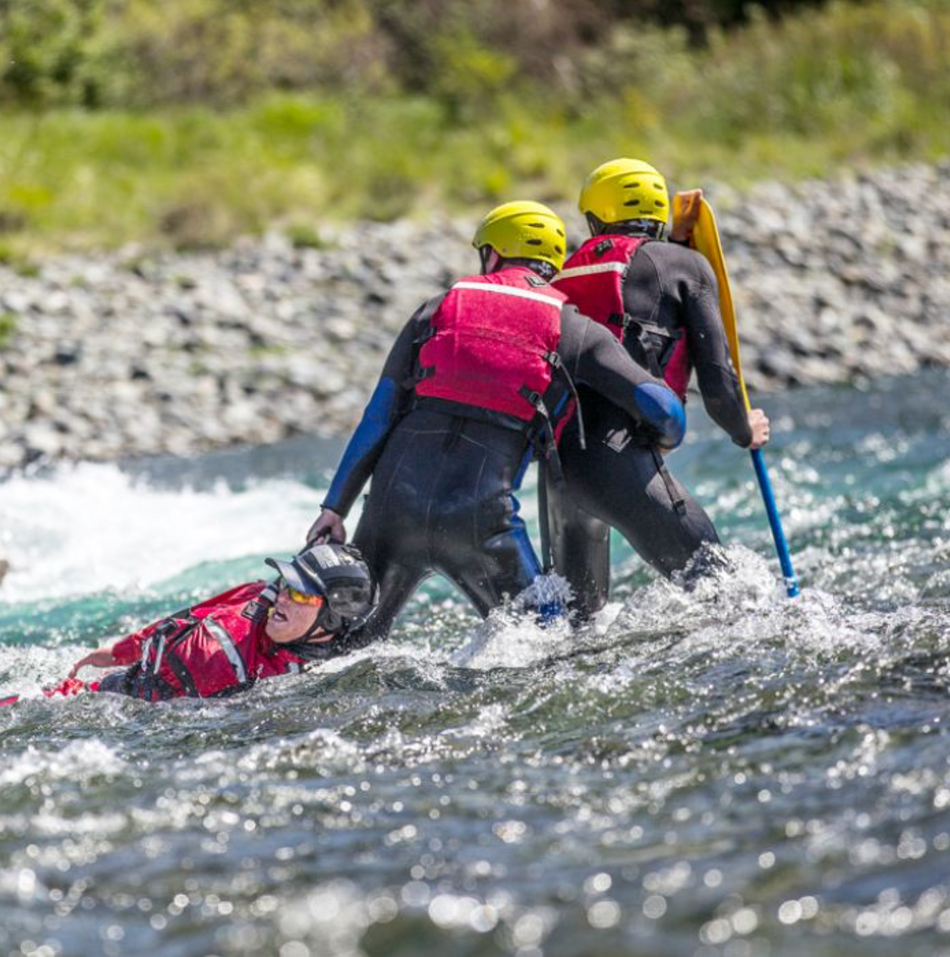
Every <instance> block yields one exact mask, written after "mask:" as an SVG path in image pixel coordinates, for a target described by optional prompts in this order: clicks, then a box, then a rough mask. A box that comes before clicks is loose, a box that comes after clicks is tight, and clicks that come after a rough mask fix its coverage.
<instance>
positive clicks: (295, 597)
mask: <svg viewBox="0 0 950 957" xmlns="http://www.w3.org/2000/svg"><path fill="white" fill-rule="evenodd" d="M283 587H284V590H285V591H286V592H287V597H288V598H290V600H291V601H292V602H294V603H295V604H297V605H312V606H313V607H314V608H319V607H320V606H321V605H322V604H323V595H308V594H307V592H305V591H297V589H296V588H291V587H290V585H288V584H287V583H286V582H284V584H283Z"/></svg>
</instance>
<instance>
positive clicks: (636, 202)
mask: <svg viewBox="0 0 950 957" xmlns="http://www.w3.org/2000/svg"><path fill="white" fill-rule="evenodd" d="M639 205H640V200H639V199H628V200H627V201H626V202H625V203H624V206H639Z"/></svg>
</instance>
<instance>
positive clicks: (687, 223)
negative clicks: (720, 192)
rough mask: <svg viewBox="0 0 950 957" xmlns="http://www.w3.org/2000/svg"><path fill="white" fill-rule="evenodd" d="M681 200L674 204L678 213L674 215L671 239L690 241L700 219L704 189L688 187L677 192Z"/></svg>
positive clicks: (682, 241) (683, 241) (681, 241)
mask: <svg viewBox="0 0 950 957" xmlns="http://www.w3.org/2000/svg"><path fill="white" fill-rule="evenodd" d="M676 198H677V199H678V200H680V202H677V203H676V205H675V206H674V209H675V210H676V214H675V216H674V217H673V228H672V229H671V230H670V239H672V240H673V241H674V242H677V243H685V242H688V241H689V237H690V236H691V235H692V234H693V227H694V226H695V225H696V220H698V219H699V209H700V206H701V205H702V198H703V191H702V190H701V189H687V190H683V191H682V192H679V193H677V194H676Z"/></svg>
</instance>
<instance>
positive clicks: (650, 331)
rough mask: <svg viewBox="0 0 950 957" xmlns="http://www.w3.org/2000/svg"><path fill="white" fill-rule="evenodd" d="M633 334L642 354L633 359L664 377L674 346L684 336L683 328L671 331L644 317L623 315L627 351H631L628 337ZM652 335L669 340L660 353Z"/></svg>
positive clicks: (658, 375) (650, 371)
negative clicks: (646, 320) (636, 317)
mask: <svg viewBox="0 0 950 957" xmlns="http://www.w3.org/2000/svg"><path fill="white" fill-rule="evenodd" d="M631 334H632V336H633V337H634V338H635V339H636V341H637V345H638V346H639V347H640V348H639V352H640V356H639V357H638V356H632V358H633V359H636V360H637V361H640V360H641V359H642V360H644V361H641V362H640V364H641V365H645V366H646V369H647V371H648V372H649V373H650V374H651V375H653V376H656V378H657V379H662V378H663V374H664V372H665V371H666V367H667V365H668V364H669V361H670V357H671V356H672V354H673V347H674V346H675V345H676V343H677V342H678V341H679V340H680V339H681V338H682V337H683V331H682V329H677V330H675V331H674V332H671V331H670V330H669V329H666V328H664V327H663V326H658V325H656V324H654V323H652V322H645V321H643V320H642V319H634V318H633V317H632V316H629V315H625V316H624V317H623V343H624V345H625V346H627V351H628V352H630V348H629V346H628V345H627V342H628V337H629V336H631ZM651 336H659V337H660V338H662V339H666V340H668V341H667V342H666V343H665V345H664V346H663V349H662V351H661V352H660V354H657V349H656V345H655V344H654V342H653V339H652V338H651Z"/></svg>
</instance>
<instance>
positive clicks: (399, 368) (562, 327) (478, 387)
mask: <svg viewBox="0 0 950 957" xmlns="http://www.w3.org/2000/svg"><path fill="white" fill-rule="evenodd" d="M473 245H474V246H475V248H476V249H477V250H478V254H479V258H480V260H481V271H480V273H479V274H477V275H471V276H466V277H463V278H461V279H459V280H457V281H456V282H454V283H453V284H452V285H451V287H450V288H449V289H448V290H446V291H445V292H443V293H442V294H441V295H438V296H436V297H435V298H433V299H431V300H429V301H428V302H426V303H424V304H423V305H422V306H421V307H420V308H419V309H418V310H417V312H416V313H415V314H414V315H413V316H412V318H411V319H410V320H409V322H408V323H407V325H406V326H405V328H404V329H403V330H402V332H401V333H400V335H399V337H398V338H397V340H396V342H395V344H394V346H393V348H392V351H391V352H390V354H389V357H388V358H387V360H386V363H385V366H384V368H383V372H382V375H381V377H380V380H379V383H378V384H377V386H376V389H375V391H374V393H373V396H372V398H371V399H370V401H369V404H368V405H367V407H366V410H365V412H364V415H363V419H362V421H361V422H360V424H359V426H358V427H357V429H356V432H355V433H354V435H353V437H352V438H351V439H350V442H349V444H348V445H347V448H346V450H345V452H344V454H343V457H342V460H341V462H340V464H339V466H338V468H337V471H336V474H335V476H334V479H333V482H332V483H331V485H330V489H329V492H328V493H327V496H326V500H325V502H324V505H323V510H322V511H321V513H320V515H319V516H318V518H317V520H316V521H315V522H314V523H313V525H312V526H311V528H310V530H309V532H308V535H307V538H308V541H310V542H319V541H325V540H327V539H329V540H332V541H339V542H342V541H344V540H345V539H346V529H345V527H344V524H343V523H344V519H345V518H346V516H347V514H348V513H349V511H350V508H351V507H352V505H353V503H354V502H355V500H356V498H357V496H358V495H359V494H360V492H361V490H362V488H363V486H364V485H365V483H366V481H367V480H368V479H369V478H370V476H372V485H371V488H370V493H369V496H368V497H367V499H366V502H365V505H364V507H363V513H362V517H361V519H360V522H359V526H358V527H357V529H356V533H355V535H354V538H353V541H354V543H355V544H356V546H357V547H358V548H359V549H360V551H361V552H362V554H363V555H364V556H365V558H366V561H367V562H368V564H369V566H370V568H371V569H372V571H373V573H374V576H375V577H376V579H377V580H378V581H379V586H380V600H379V607H378V609H377V611H376V613H375V615H374V616H373V618H372V619H370V621H369V622H368V624H367V625H366V627H365V629H364V631H363V635H362V638H363V640H365V641H370V640H373V639H375V638H379V637H382V636H384V635H385V634H387V633H388V631H389V629H390V627H391V626H392V624H393V622H394V620H395V618H396V616H397V614H398V613H399V610H400V609H401V608H402V606H403V605H404V604H405V602H406V601H407V600H408V598H409V596H410V595H411V594H412V592H413V591H414V590H415V588H416V587H417V586H418V585H419V583H420V582H421V581H422V580H423V579H424V578H426V577H428V576H429V575H431V574H433V573H439V574H441V575H443V576H445V577H446V578H448V579H449V580H450V581H452V582H454V583H455V584H456V585H457V586H458V588H459V589H460V590H461V591H462V593H463V594H465V595H466V596H467V597H468V598H469V600H470V601H471V602H472V603H473V604H474V605H475V608H476V609H477V610H478V612H479V613H480V614H481V615H483V616H485V615H487V614H488V612H489V611H490V610H491V609H492V608H494V607H496V606H497V605H499V604H501V603H502V602H503V601H504V600H505V599H506V597H508V598H515V597H516V596H518V595H519V594H520V593H522V592H523V591H524V590H525V589H527V588H528V587H529V586H530V585H531V584H532V583H533V582H534V580H535V578H536V577H537V576H538V575H539V574H540V572H541V564H540V562H539V561H538V559H537V556H536V554H535V551H534V549H533V547H532V545H531V542H530V540H529V538H528V535H527V532H526V529H525V526H524V522H523V521H522V520H521V518H520V517H519V515H518V509H519V505H518V501H517V497H516V493H517V492H518V489H519V487H520V484H521V480H522V478H523V476H524V473H525V470H526V468H527V466H528V465H529V463H530V461H531V460H532V458H533V457H534V456H535V455H536V454H537V455H540V456H541V457H542V458H543V460H544V461H545V463H546V464H547V466H548V467H549V468H550V469H552V470H553V471H555V472H556V471H557V469H558V467H559V466H558V461H557V458H556V446H557V442H558V438H559V435H560V432H561V430H562V428H563V426H564V424H565V423H566V421H567V419H568V417H569V416H570V414H571V412H572V411H573V408H574V405H575V401H574V395H575V393H576V389H575V385H574V384H575V383H577V385H583V386H584V387H585V388H586V389H587V390H589V391H590V392H592V393H594V394H598V395H602V396H603V397H604V400H605V401H607V402H610V403H613V404H614V405H616V406H617V407H618V408H620V409H623V410H624V412H625V413H626V414H627V415H628V416H629V417H630V419H631V420H632V421H635V422H636V423H637V424H638V427H639V428H641V429H642V430H643V431H644V432H647V431H649V432H650V434H651V435H652V437H653V439H654V441H656V442H658V443H659V444H660V445H661V446H663V447H664V448H673V447H675V446H676V445H677V444H678V443H679V441H680V440H681V438H682V412H683V410H682V406H681V404H680V402H679V400H678V399H677V397H676V395H675V394H674V393H673V392H672V391H671V390H670V389H669V388H667V387H666V386H665V385H664V384H663V383H662V382H661V381H660V380H659V379H657V378H655V377H653V376H651V375H649V374H648V373H647V372H646V371H645V370H643V369H642V368H641V367H640V366H639V365H637V363H635V362H634V361H633V360H632V359H631V358H630V356H629V355H628V354H627V353H626V352H625V351H624V349H623V348H622V346H621V345H620V343H619V342H618V341H617V340H616V339H615V338H614V337H613V336H612V335H611V334H610V333H609V332H608V331H607V330H606V329H602V328H600V327H599V326H597V325H596V324H594V323H591V322H589V321H588V320H587V319H585V318H584V317H582V316H581V315H580V314H579V313H578V312H577V310H576V309H574V308H573V307H570V306H568V305H567V304H566V297H565V296H564V295H563V294H562V293H560V292H558V291H557V290H556V289H554V288H553V287H552V286H551V285H550V284H549V282H548V280H549V279H551V278H553V277H554V275H555V274H556V273H557V270H558V269H559V268H560V267H561V265H562V264H563V261H564V255H565V251H566V240H565V230H564V224H563V223H562V222H561V219H560V217H558V216H557V215H556V214H555V213H554V212H552V211H551V210H550V209H548V208H547V207H546V206H543V205H541V204H540V203H534V202H527V201H518V202H513V203H505V204H504V205H502V206H499V207H497V208H496V209H493V210H492V211H491V212H489V213H488V214H487V215H486V216H485V218H484V219H483V220H482V221H481V223H480V225H479V226H478V228H477V230H476V232H475V237H474V240H473ZM542 610H543V611H545V612H554V611H556V610H557V609H553V608H548V609H542Z"/></svg>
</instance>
